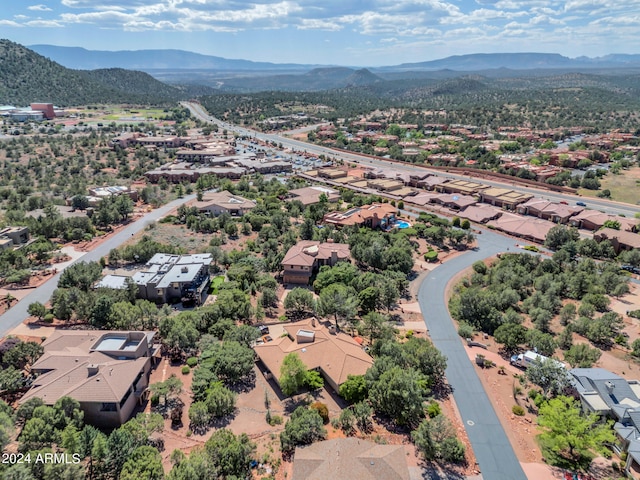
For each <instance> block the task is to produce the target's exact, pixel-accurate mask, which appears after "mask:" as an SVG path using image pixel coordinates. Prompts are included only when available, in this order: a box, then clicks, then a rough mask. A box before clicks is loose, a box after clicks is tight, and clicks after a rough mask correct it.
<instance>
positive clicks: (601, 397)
mask: <svg viewBox="0 0 640 480" xmlns="http://www.w3.org/2000/svg"><path fill="white" fill-rule="evenodd" d="M569 373H570V374H571V376H572V380H573V385H574V386H575V388H576V390H577V391H578V394H579V395H580V401H581V403H582V409H583V411H585V412H586V413H596V414H598V415H600V416H602V417H605V418H610V419H613V420H614V421H615V424H614V426H613V429H614V431H615V433H616V436H617V442H616V443H615V444H614V445H613V448H614V450H617V452H618V453H622V452H626V454H627V462H626V465H625V471H626V472H627V473H628V474H629V475H631V477H632V478H634V479H639V478H640V382H639V381H638V380H625V379H624V378H622V377H620V376H618V375H616V374H615V373H612V372H609V371H608V370H605V369H603V368H574V369H573V370H570V371H569Z"/></svg>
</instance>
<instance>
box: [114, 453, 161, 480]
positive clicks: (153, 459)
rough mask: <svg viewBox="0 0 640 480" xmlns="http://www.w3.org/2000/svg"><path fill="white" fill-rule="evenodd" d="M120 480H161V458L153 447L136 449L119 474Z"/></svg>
mask: <svg viewBox="0 0 640 480" xmlns="http://www.w3.org/2000/svg"><path fill="white" fill-rule="evenodd" d="M119 478H120V480H162V479H163V478H164V470H163V468H162V457H160V452H158V450H156V449H155V448H154V447H149V446H146V445H145V446H142V447H138V448H136V449H135V450H134V451H133V453H132V454H131V456H130V457H129V458H128V459H127V461H126V462H125V463H124V465H123V467H122V471H121V472H120V477H119Z"/></svg>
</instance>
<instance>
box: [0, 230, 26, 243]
mask: <svg viewBox="0 0 640 480" xmlns="http://www.w3.org/2000/svg"><path fill="white" fill-rule="evenodd" d="M0 239H4V240H11V243H9V244H8V246H13V245H22V244H23V243H27V242H28V241H29V227H5V228H3V229H0Z"/></svg>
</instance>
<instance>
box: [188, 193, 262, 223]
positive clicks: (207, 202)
mask: <svg viewBox="0 0 640 480" xmlns="http://www.w3.org/2000/svg"><path fill="white" fill-rule="evenodd" d="M190 206H192V207H196V208H197V209H198V210H199V211H200V212H206V213H209V214H210V215H213V216H216V217H217V216H218V215H222V214H223V213H228V214H229V215H231V216H233V217H239V216H242V215H245V214H247V213H249V212H250V211H251V210H252V209H253V208H255V206H256V202H255V201H253V200H248V199H246V198H242V197H240V196H239V195H233V194H232V193H229V192H228V191H226V190H224V191H222V192H204V194H203V195H202V200H199V201H195V202H193V203H191V204H190Z"/></svg>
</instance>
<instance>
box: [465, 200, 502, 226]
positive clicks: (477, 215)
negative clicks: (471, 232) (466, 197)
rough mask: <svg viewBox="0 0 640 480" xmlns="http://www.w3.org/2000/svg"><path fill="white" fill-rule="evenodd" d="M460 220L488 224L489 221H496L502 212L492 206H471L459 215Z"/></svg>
mask: <svg viewBox="0 0 640 480" xmlns="http://www.w3.org/2000/svg"><path fill="white" fill-rule="evenodd" d="M457 215H458V216H459V217H460V218H466V219H467V220H469V221H471V222H475V223H486V222H488V221H489V220H495V219H496V218H498V217H499V216H501V215H502V210H500V209H498V208H496V207H493V206H491V205H486V204H480V205H469V206H468V207H467V208H465V209H464V210H462V211H460V212H459V213H458V214H457Z"/></svg>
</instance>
